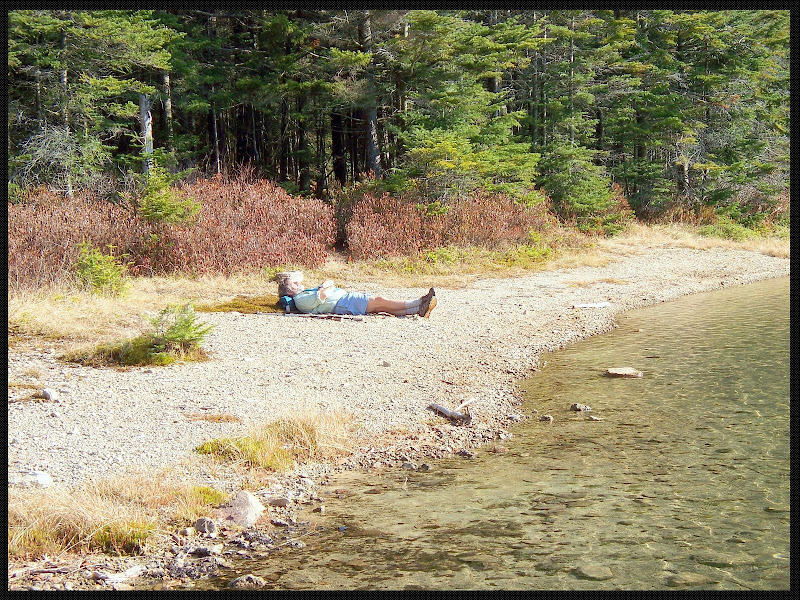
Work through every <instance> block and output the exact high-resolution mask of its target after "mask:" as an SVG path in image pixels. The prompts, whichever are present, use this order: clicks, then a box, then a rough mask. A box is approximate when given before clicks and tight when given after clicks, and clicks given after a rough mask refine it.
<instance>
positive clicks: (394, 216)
mask: <svg viewBox="0 0 800 600" xmlns="http://www.w3.org/2000/svg"><path fill="white" fill-rule="evenodd" d="M443 230H444V217H442V216H441V215H436V216H427V215H425V213H424V212H423V211H421V210H420V209H419V208H417V206H416V205H415V204H413V203H411V202H408V201H407V200H404V199H402V198H395V197H392V196H390V195H389V194H383V195H382V196H380V197H377V198H376V197H375V196H373V195H371V194H366V195H365V196H364V197H363V199H361V201H359V202H358V204H356V205H355V207H354V208H353V212H352V216H351V217H350V220H349V222H348V223H347V226H346V231H347V244H348V248H349V249H350V253H351V254H352V256H353V257H354V258H356V259H370V258H380V257H382V256H408V255H412V254H416V253H417V252H419V251H420V250H423V249H426V248H435V247H437V246H440V245H441V243H442V239H443V236H442V234H443Z"/></svg>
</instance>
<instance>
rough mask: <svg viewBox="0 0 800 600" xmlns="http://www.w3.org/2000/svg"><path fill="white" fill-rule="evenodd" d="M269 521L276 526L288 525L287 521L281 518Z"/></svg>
mask: <svg viewBox="0 0 800 600" xmlns="http://www.w3.org/2000/svg"><path fill="white" fill-rule="evenodd" d="M270 523H272V524H273V525H275V526H276V527H288V526H289V521H284V520H283V519H271V520H270Z"/></svg>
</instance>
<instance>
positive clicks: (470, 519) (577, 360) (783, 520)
mask: <svg viewBox="0 0 800 600" xmlns="http://www.w3.org/2000/svg"><path fill="white" fill-rule="evenodd" d="M618 321H619V327H618V328H617V329H616V330H614V331H612V332H611V333H608V334H606V335H603V336H598V337H595V338H591V339H589V340H586V341H584V342H581V343H579V344H577V345H575V346H572V347H570V348H568V349H566V350H562V351H559V352H557V353H554V354H550V355H547V356H545V357H544V360H545V361H546V364H545V366H544V367H543V368H542V369H541V370H540V371H539V372H538V373H536V374H535V375H534V376H533V377H532V378H531V379H530V380H528V381H525V382H522V384H521V386H522V388H523V389H524V390H525V391H526V396H527V398H528V401H527V405H526V406H525V412H526V413H527V414H532V413H533V411H534V409H536V410H538V414H539V415H544V414H550V415H552V416H553V418H554V421H553V422H552V423H546V422H540V421H539V420H538V418H533V419H531V420H530V421H526V422H524V423H521V424H520V425H519V426H517V427H516V428H515V429H513V431H514V434H515V436H514V439H512V440H507V441H505V442H501V443H502V444H503V446H505V447H506V448H507V452H505V453H501V454H498V453H495V452H492V450H491V448H483V449H479V450H478V452H477V455H476V458H474V459H473V460H466V459H463V458H453V459H447V460H441V461H436V462H435V463H433V468H432V470H431V471H428V472H420V471H393V472H390V473H384V474H377V473H369V474H364V473H345V474H342V475H340V476H339V475H337V476H336V477H335V478H334V480H333V482H332V485H331V486H329V488H334V487H335V488H348V489H349V493H348V494H347V495H346V497H344V498H342V499H336V498H335V497H334V498H332V499H331V500H328V501H327V503H326V506H327V513H326V515H325V516H324V517H320V516H319V515H318V514H317V515H312V514H311V513H309V514H308V515H306V518H308V519H309V520H311V521H312V526H316V527H317V528H318V529H322V530H319V531H317V532H316V533H315V534H314V535H309V536H306V537H305V538H304V541H305V542H306V544H307V547H306V548H305V549H303V550H301V551H298V550H291V551H289V550H287V551H285V552H283V551H279V552H278V553H276V554H275V555H272V556H270V557H269V559H268V560H267V561H266V562H264V563H261V564H259V563H258V562H255V561H248V562H242V563H239V564H237V565H236V568H235V572H234V571H231V572H228V573H225V574H223V575H224V577H222V578H220V579H216V580H214V581H213V582H209V583H208V584H207V585H213V586H215V587H222V586H224V585H225V583H226V580H227V579H230V578H232V577H235V576H237V574H238V573H254V574H256V575H260V576H262V577H265V578H266V579H267V580H268V581H269V582H270V587H274V588H276V589H287V588H289V589H358V588H367V589H463V588H470V589H472V588H482V589H566V590H584V589H613V588H617V589H664V588H669V587H671V586H677V587H682V586H690V585H695V586H699V587H702V588H707V589H788V588H789V505H790V503H789V480H790V466H789V446H790V440H789V400H790V395H789V278H782V279H776V280H769V281H764V282H758V283H755V284H751V285H747V286H741V287H736V288H729V289H723V290H719V291H714V292H708V293H703V294H696V295H692V296H687V297H684V298H680V299H678V300H676V301H673V302H669V303H664V304H659V305H656V306H651V307H647V308H643V309H639V310H635V311H631V312H629V313H626V314H624V315H620V316H619V318H618ZM621 366H631V367H634V368H636V369H639V370H641V371H643V372H644V377H642V378H641V379H610V378H607V377H604V376H603V372H604V371H605V369H606V368H608V367H621ZM573 403H581V404H587V405H589V406H590V407H591V411H590V412H588V413H578V412H574V411H571V410H570V406H571V405H572V404H573ZM589 415H592V416H594V417H597V418H599V419H601V420H599V421H594V420H590V419H589ZM323 528H324V529H323Z"/></svg>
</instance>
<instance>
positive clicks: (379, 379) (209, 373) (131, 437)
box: [8, 248, 789, 589]
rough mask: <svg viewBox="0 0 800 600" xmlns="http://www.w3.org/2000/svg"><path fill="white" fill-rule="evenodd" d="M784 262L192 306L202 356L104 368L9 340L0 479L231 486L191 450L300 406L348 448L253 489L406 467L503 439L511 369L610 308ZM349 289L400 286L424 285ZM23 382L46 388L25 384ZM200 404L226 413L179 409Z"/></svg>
mask: <svg viewBox="0 0 800 600" xmlns="http://www.w3.org/2000/svg"><path fill="white" fill-rule="evenodd" d="M788 275H789V259H785V258H775V257H770V256H766V255H763V254H759V253H755V252H748V251H743V250H722V249H712V250H695V249H688V248H642V249H640V250H638V251H637V252H635V253H627V254H625V255H618V256H616V257H614V258H613V260H612V262H610V263H609V264H607V265H606V266H602V267H579V268H574V269H560V270H554V271H544V272H539V273H534V274H531V275H527V276H524V277H518V278H511V279H490V278H485V279H480V280H478V281H477V282H475V283H472V284H470V285H469V286H467V287H466V288H464V289H457V290H454V289H437V299H438V304H437V306H436V309H435V310H434V311H433V312H432V314H431V317H430V319H422V318H419V317H407V318H394V317H388V316H382V315H368V316H366V317H364V318H363V320H360V321H355V320H343V321H333V320H318V319H302V318H289V317H285V316H283V315H278V314H255V315H251V314H237V313H212V314H203V315H202V320H204V321H206V322H209V323H213V324H214V325H215V326H216V327H215V329H214V330H213V332H212V333H211V334H209V336H208V338H207V341H206V344H205V346H204V347H205V349H206V350H207V351H208V352H209V354H210V357H211V358H210V360H209V361H207V362H201V363H187V364H176V365H171V366H168V367H148V368H135V369H130V370H125V371H118V370H114V369H95V368H87V367H81V366H75V365H69V364H65V363H63V362H60V361H59V360H58V359H57V354H56V351H54V350H52V349H51V350H48V349H46V348H45V349H40V350H30V349H28V350H22V349H15V348H9V356H8V379H9V382H16V383H18V384H20V383H21V384H29V385H30V386H31V387H20V386H11V385H10V386H9V405H8V477H9V486H17V485H25V483H26V482H29V481H30V478H31V472H32V471H40V472H45V473H47V474H48V475H49V476H50V477H51V478H52V480H53V485H60V486H66V487H71V486H75V485H77V484H79V483H81V482H82V481H84V480H86V479H87V478H90V477H91V478H103V477H109V476H112V475H115V474H120V473H124V472H126V471H128V470H131V469H136V470H144V471H157V470H159V469H162V468H164V467H166V466H173V467H174V470H175V471H176V472H177V473H179V474H180V476H181V477H184V478H185V479H186V480H187V481H191V482H192V483H196V484H205V485H212V486H214V487H217V488H219V489H223V490H226V491H229V492H233V491H236V490H238V489H241V483H242V480H241V474H240V473H239V474H237V473H236V472H235V471H233V470H230V469H225V468H215V469H211V468H209V466H208V462H207V461H204V460H200V459H198V458H197V456H196V455H195V454H194V452H193V449H194V448H195V447H196V446H197V445H199V444H201V443H202V442H204V441H207V440H210V439H213V438H219V437H228V436H235V435H243V434H246V432H247V429H248V427H249V426H250V425H251V424H257V423H268V422H271V421H274V420H276V419H279V418H281V417H286V416H290V415H292V414H296V413H297V412H302V411H311V410H319V411H330V412H333V413H337V414H346V415H349V416H350V418H352V420H353V422H354V423H356V424H357V425H358V428H357V430H356V433H355V434H354V438H353V440H352V443H351V445H352V448H353V453H352V454H351V455H349V456H347V457H345V458H343V459H341V460H339V461H338V462H337V463H336V464H333V465H305V466H303V468H302V472H301V473H292V474H289V475H286V476H284V477H276V478H275V479H274V488H275V489H265V490H262V492H263V494H264V495H265V496H274V495H275V494H276V493H278V492H281V493H282V494H283V495H284V496H289V497H290V498H291V497H292V495H293V494H294V495H295V496H296V497H299V494H300V492H298V491H297V490H299V489H301V488H302V485H301V484H299V483H297V482H299V481H300V480H306V481H321V480H323V479H324V476H325V473H326V472H330V471H331V470H332V469H360V468H381V467H398V468H400V467H403V468H412V467H413V468H416V467H417V465H420V464H423V463H425V461H426V460H431V459H435V458H437V457H441V456H445V455H449V454H452V453H460V452H464V453H467V454H468V450H469V448H474V447H476V446H479V445H482V444H486V443H489V442H492V441H493V440H502V439H505V437H507V436H508V435H509V431H508V428H509V427H510V426H511V425H512V424H513V423H514V422H517V421H519V420H521V419H524V418H529V417H530V415H525V414H522V413H521V411H520V403H521V398H520V396H519V391H518V390H517V388H516V382H517V381H518V380H520V379H521V378H523V377H526V376H529V375H530V374H532V372H533V371H535V370H536V368H537V367H538V365H539V362H540V359H541V356H542V354H543V353H545V352H548V351H553V350H557V349H559V348H563V347H565V346H567V345H570V344H572V343H574V342H577V341H579V340H581V339H584V338H586V337H589V336H591V335H595V334H598V333H603V332H606V331H609V330H611V329H613V328H614V326H615V321H614V316H615V315H616V314H618V313H620V312H622V311H626V310H629V309H632V308H637V307H641V306H646V305H650V304H654V303H657V302H662V301H667V300H671V299H674V298H677V297H679V296H683V295H686V294H691V293H696V292H702V291H708V290H712V289H717V288H720V287H727V286H734V285H741V284H746V283H750V282H753V281H757V280H762V279H767V278H774V277H782V276H788ZM353 289H354V290H356V288H355V287H354V288H353ZM271 291H273V290H254V291H253V293H254V294H259V293H263V292H271ZM357 291H364V292H367V293H370V294H375V295H382V296H384V297H387V298H396V299H410V298H414V297H418V296H420V295H422V294H424V293H425V292H426V291H427V289H418V288H413V289H412V288H406V289H397V288H382V287H379V286H375V285H370V286H363V287H361V288H358V289H357ZM576 305H590V306H588V307H583V308H581V307H577V306H576ZM591 305H594V306H591ZM34 387H36V388H38V389H39V390H42V389H44V388H47V389H48V390H52V391H54V392H55V393H54V394H52V393H50V392H47V393H41V392H40V394H39V395H41V396H44V397H42V398H37V399H31V398H30V397H31V394H32V392H33V391H35V390H34ZM47 396H50V397H47ZM467 401H471V402H470V403H469V413H470V415H471V417H472V418H471V421H470V422H469V424H465V425H462V424H458V423H451V422H449V421H448V420H447V419H445V418H443V417H442V416H441V415H437V414H436V413H434V412H432V411H431V410H429V409H428V408H427V407H428V405H430V404H432V403H435V404H439V405H441V406H444V407H446V408H449V409H454V408H456V407H458V406H459V405H461V404H462V403H464V402H467ZM203 413H216V414H226V415H232V416H234V417H237V418H238V419H239V421H238V422H236V421H233V422H209V421H204V420H192V419H191V418H190V416H191V415H197V414H203ZM409 464H410V465H411V467H409V466H408V465H409ZM310 497H313V496H310ZM270 510H271V511H273V512H275V511H278V512H279V511H284V512H286V511H287V509H286V508H273V507H270ZM125 564H128V563H125ZM120 568H122V567H120ZM99 581H101V583H102V578H100V580H99ZM61 589H63V588H61Z"/></svg>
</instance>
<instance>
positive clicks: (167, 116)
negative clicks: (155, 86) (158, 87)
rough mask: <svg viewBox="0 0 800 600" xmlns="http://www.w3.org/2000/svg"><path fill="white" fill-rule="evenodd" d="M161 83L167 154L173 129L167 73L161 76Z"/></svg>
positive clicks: (171, 140)
mask: <svg viewBox="0 0 800 600" xmlns="http://www.w3.org/2000/svg"><path fill="white" fill-rule="evenodd" d="M161 82H162V85H163V86H164V125H165V127H166V130H167V152H172V150H173V148H174V146H173V135H174V129H173V125H172V86H171V85H170V82H169V71H164V72H163V73H162V74H161Z"/></svg>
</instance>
